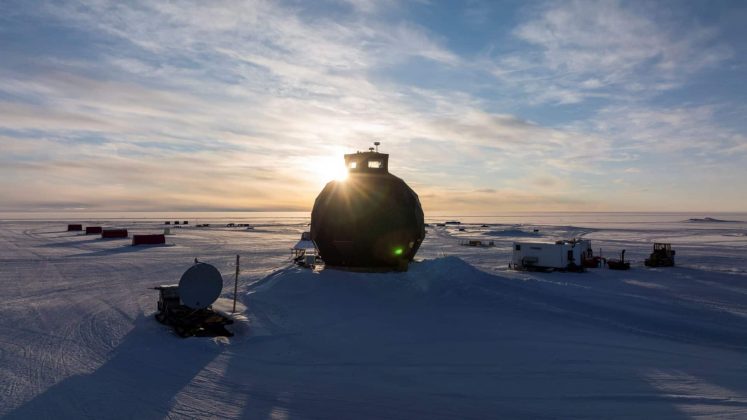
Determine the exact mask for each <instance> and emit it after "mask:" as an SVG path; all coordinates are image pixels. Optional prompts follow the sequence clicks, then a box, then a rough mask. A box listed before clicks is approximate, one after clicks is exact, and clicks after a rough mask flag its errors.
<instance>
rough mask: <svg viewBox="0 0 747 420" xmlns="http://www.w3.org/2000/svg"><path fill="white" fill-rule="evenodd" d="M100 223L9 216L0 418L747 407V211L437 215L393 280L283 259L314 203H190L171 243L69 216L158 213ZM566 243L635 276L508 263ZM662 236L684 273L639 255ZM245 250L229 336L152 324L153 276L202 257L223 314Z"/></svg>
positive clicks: (471, 414) (122, 223)
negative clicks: (217, 285)
mask: <svg viewBox="0 0 747 420" xmlns="http://www.w3.org/2000/svg"><path fill="white" fill-rule="evenodd" d="M105 217H106V216H100V217H98V218H92V217H91V218H81V219H69V218H66V219H64V220H63V219H61V218H59V219H57V220H51V219H48V220H12V219H13V218H6V219H5V220H0V296H2V305H1V306H0V417H3V418H14V419H15V418H18V419H32V418H33V419H38V418H56V419H59V418H71V419H72V418H74V419H80V418H96V419H99V418H138V419H151V418H164V417H170V418H205V417H210V418H249V419H337V418H339V419H353V418H355V419H369V418H370V419H374V418H387V419H415V418H422V419H485V418H528V419H529V418H531V419H536V418H592V419H597V418H642V417H648V418H698V417H719V418H745V417H747V223H745V222H744V221H745V220H747V215H745V214H742V215H728V216H719V215H716V216H713V217H716V218H718V219H724V220H736V221H732V222H718V221H714V220H689V219H691V218H694V219H702V218H703V215H677V214H659V215H620V214H618V215H614V214H612V215H609V214H607V215H605V214H587V215H572V214H549V215H532V216H512V217H503V218H500V217H477V216H473V217H461V218H459V220H461V221H462V225H460V226H461V227H462V228H464V231H459V230H458V226H452V225H449V226H445V227H437V226H435V225H434V224H433V223H435V222H437V221H439V222H443V221H445V220H450V219H453V218H454V217H448V218H447V217H430V218H428V219H429V220H428V222H430V223H432V224H431V226H430V227H428V228H427V236H426V240H425V242H424V244H423V246H422V248H421V250H420V252H419V253H418V256H417V262H416V263H414V264H412V265H411V266H410V270H409V271H407V272H404V273H389V274H372V273H350V272H341V271H335V270H321V271H316V272H314V271H311V270H307V269H302V268H298V267H296V266H293V265H291V264H290V261H289V260H290V251H289V248H290V247H291V246H292V245H293V244H295V242H296V241H297V240H298V239H299V237H300V233H301V232H302V231H304V230H308V227H307V223H308V218H307V217H298V216H297V217H279V216H278V217H271V216H267V215H264V216H262V217H244V218H241V217H234V218H230V219H229V218H226V217H222V218H218V217H213V218H212V219H210V218H204V219H203V220H200V221H199V223H203V222H204V223H210V224H211V227H209V228H197V227H195V223H196V222H195V220H194V219H192V218H186V217H185V218H183V220H190V225H189V226H186V227H181V228H175V227H173V226H172V228H171V230H172V233H173V235H170V236H168V237H167V242H168V244H167V245H166V246H139V247H133V246H130V241H131V240H129V239H127V240H124V239H122V240H103V239H100V238H99V236H98V235H89V236H86V235H84V234H82V233H79V232H67V231H65V228H66V225H67V223H73V222H81V223H83V224H84V225H93V224H101V225H104V226H112V227H124V228H127V229H129V231H130V236H131V235H132V234H133V233H135V234H136V233H158V232H161V231H162V229H163V227H164V226H163V225H162V222H163V220H166V219H165V218H164V219H158V220H156V219H134V218H131V219H126V218H117V219H115V218H114V217H112V216H111V215H110V216H109V217H110V218H109V219H107V218H105ZM0 219H2V218H0ZM172 220H176V217H174V218H172ZM228 222H236V223H250V224H251V225H252V226H253V227H254V229H253V230H247V229H245V228H238V227H237V228H228V227H225V224H226V223H228ZM483 225H486V226H483ZM534 229H538V232H536V233H535V232H533V230H534ZM572 237H584V238H588V239H591V241H592V246H593V248H594V251H595V252H596V253H598V252H599V250H600V248H601V250H602V253H603V255H604V256H607V257H617V256H618V255H619V252H620V251H621V250H622V249H626V250H627V253H626V258H627V259H630V260H632V269H631V270H630V271H611V270H607V269H590V270H588V271H587V272H585V273H560V272H555V273H528V272H516V271H512V270H509V269H508V268H507V264H508V262H509V259H510V255H511V243H512V242H513V241H515V240H517V241H531V240H537V241H542V240H553V241H554V240H556V239H568V238H572ZM466 239H481V240H493V241H494V242H495V244H496V246H495V247H491V248H475V247H466V246H460V245H459V243H460V241H463V240H466ZM653 242H671V243H672V247H673V248H674V249H676V251H677V255H676V260H677V266H676V267H673V268H646V267H644V266H643V259H644V258H645V257H646V256H648V254H649V253H650V252H651V245H652V243H653ZM236 254H239V255H241V276H240V279H239V303H240V304H239V309H240V312H239V313H238V314H237V315H236V320H237V322H236V323H235V324H234V325H232V326H229V329H231V330H232V331H233V332H234V333H235V336H234V337H231V338H196V337H195V338H188V339H182V338H179V337H177V336H176V335H175V334H174V333H173V332H172V331H171V330H170V329H168V328H167V327H164V326H163V325H161V324H159V323H158V322H156V321H155V319H154V317H153V315H154V313H155V311H156V301H157V298H158V293H157V292H156V291H155V290H152V289H150V288H152V287H154V286H157V285H159V284H169V283H176V282H178V280H179V277H180V275H181V274H182V273H183V272H184V271H185V270H186V269H187V268H189V266H190V265H191V263H192V262H193V261H194V258H198V259H199V260H200V261H202V262H207V263H210V264H213V265H215V266H216V267H217V268H218V269H219V270H221V272H222V273H223V276H224V292H223V297H222V299H221V300H220V301H219V302H218V304H217V305H216V306H218V307H220V308H222V309H225V310H230V305H231V299H232V297H233V281H234V279H233V273H234V270H235V267H234V260H235V256H236Z"/></svg>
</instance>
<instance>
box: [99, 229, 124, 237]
mask: <svg viewBox="0 0 747 420" xmlns="http://www.w3.org/2000/svg"><path fill="white" fill-rule="evenodd" d="M101 237H102V238H126V237H127V229H104V230H102V231H101Z"/></svg>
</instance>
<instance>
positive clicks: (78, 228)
mask: <svg viewBox="0 0 747 420" xmlns="http://www.w3.org/2000/svg"><path fill="white" fill-rule="evenodd" d="M81 230H83V225H67V231H68V232H80V231H81Z"/></svg>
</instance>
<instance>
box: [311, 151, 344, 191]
mask: <svg viewBox="0 0 747 420" xmlns="http://www.w3.org/2000/svg"><path fill="white" fill-rule="evenodd" d="M313 173H314V174H315V176H316V178H317V180H318V181H319V182H320V183H323V184H326V183H327V182H329V181H333V180H336V181H344V180H345V179H346V178H347V177H348V170H347V168H345V162H344V161H343V160H342V156H341V155H339V156H334V157H325V158H320V159H318V160H316V161H315V162H314V164H313Z"/></svg>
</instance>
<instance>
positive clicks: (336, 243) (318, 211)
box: [311, 144, 425, 271]
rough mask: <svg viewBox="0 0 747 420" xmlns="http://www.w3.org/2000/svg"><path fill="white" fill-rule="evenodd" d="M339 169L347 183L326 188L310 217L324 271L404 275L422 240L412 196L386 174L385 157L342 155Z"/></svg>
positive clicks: (419, 217)
mask: <svg viewBox="0 0 747 420" xmlns="http://www.w3.org/2000/svg"><path fill="white" fill-rule="evenodd" d="M377 146H378V144H377ZM345 165H346V166H347V169H348V178H347V179H346V180H345V181H331V182H329V183H328V184H327V185H326V186H325V187H324V189H323V190H322V192H321V193H319V196H318V197H317V198H316V201H315V202H314V209H313V210H312V212H311V239H312V240H313V241H314V243H315V244H316V246H317V248H318V250H319V254H320V255H321V257H322V259H323V260H324V263H325V265H326V266H329V267H344V268H347V269H353V270H365V271H369V270H370V271H378V270H392V269H394V270H407V265H408V263H409V262H410V261H412V259H413V258H414V257H415V254H416V253H417V252H418V248H420V244H421V243H422V242H423V239H424V238H425V221H424V217H423V208H422V207H421V205H420V200H419V199H418V195H417V194H416V193H415V191H413V190H412V189H411V188H410V187H409V186H408V185H407V184H406V183H405V181H403V180H402V179H400V178H397V177H396V176H394V175H392V174H390V173H389V155H387V154H384V153H378V151H373V149H369V151H368V152H357V153H353V154H348V155H345Z"/></svg>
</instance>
